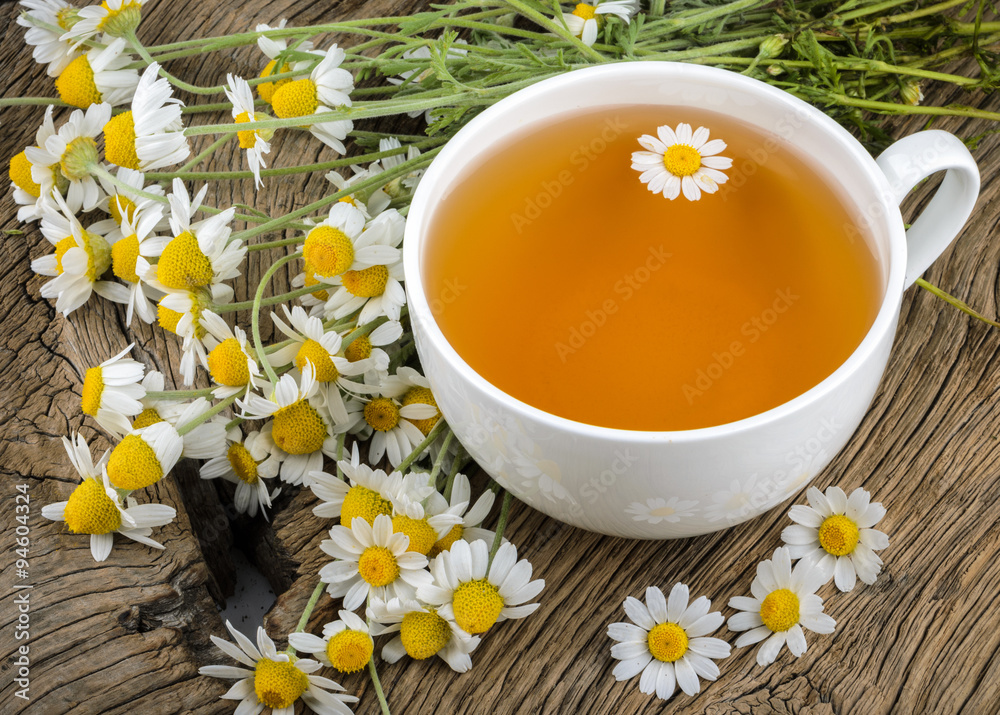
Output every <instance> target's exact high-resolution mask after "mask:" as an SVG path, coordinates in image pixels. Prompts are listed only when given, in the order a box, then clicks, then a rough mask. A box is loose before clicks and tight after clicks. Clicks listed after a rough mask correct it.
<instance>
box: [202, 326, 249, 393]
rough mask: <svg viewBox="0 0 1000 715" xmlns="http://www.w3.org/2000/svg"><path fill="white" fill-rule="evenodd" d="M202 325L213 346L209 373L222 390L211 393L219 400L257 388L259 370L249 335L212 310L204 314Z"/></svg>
mask: <svg viewBox="0 0 1000 715" xmlns="http://www.w3.org/2000/svg"><path fill="white" fill-rule="evenodd" d="M200 320H201V325H202V327H204V328H205V330H207V331H208V335H207V336H206V341H209V342H210V344H211V343H214V346H213V347H212V349H211V351H210V352H209V353H208V356H207V358H206V360H207V362H208V373H209V375H211V376H212V380H214V381H215V382H216V383H217V384H218V385H219V387H216V388H215V389H214V390H212V395H213V396H214V397H215V399H217V400H224V399H225V398H227V397H232V396H233V395H238V394H240V393H243V394H244V395H246V394H247V393H248V392H249V391H250V390H252V389H254V388H255V387H257V383H258V378H260V367H258V365H257V360H256V359H255V358H254V357H253V355H252V354H251V353H250V346H249V345H248V344H247V334H246V333H245V332H244V331H243V328H241V327H240V326H238V325H234V326H233V327H232V328H230V327H229V326H228V325H227V324H226V321H224V320H223V319H222V318H220V317H219V316H218V315H216V314H215V313H213V312H212V311H210V310H205V311H202V313H201V318H200Z"/></svg>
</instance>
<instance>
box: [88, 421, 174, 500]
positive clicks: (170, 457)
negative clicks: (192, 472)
mask: <svg viewBox="0 0 1000 715" xmlns="http://www.w3.org/2000/svg"><path fill="white" fill-rule="evenodd" d="M183 451H184V440H183V439H182V438H181V436H180V435H179V434H177V430H176V429H174V426H173V425H172V424H170V423H169V422H157V423H156V424H152V425H150V426H149V427H143V428H141V429H133V430H130V431H129V433H128V434H126V435H125V436H124V437H123V438H122V441H121V442H119V443H118V444H117V445H116V446H115V448H114V449H112V450H111V456H110V457H109V458H108V465H107V467H106V470H107V473H108V477H109V479H110V480H111V483H112V484H113V485H114V486H116V487H117V488H118V489H128V490H130V491H132V490H135V489H142V488H143V487H148V486H150V485H152V484H156V483H157V482H158V481H160V480H161V479H163V477H165V476H166V475H167V474H169V472H170V470H171V469H173V468H174V465H175V464H177V460H178V459H180V457H181V453H182V452H183Z"/></svg>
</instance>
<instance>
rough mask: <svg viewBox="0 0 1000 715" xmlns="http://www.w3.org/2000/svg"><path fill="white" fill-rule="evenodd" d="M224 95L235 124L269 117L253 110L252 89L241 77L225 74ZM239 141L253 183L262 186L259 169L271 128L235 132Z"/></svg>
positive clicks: (269, 147) (261, 166) (271, 132)
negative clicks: (251, 174)
mask: <svg viewBox="0 0 1000 715" xmlns="http://www.w3.org/2000/svg"><path fill="white" fill-rule="evenodd" d="M226 84H227V86H226V87H225V90H226V97H227V98H228V99H229V101H230V103H231V104H232V105H233V121H234V122H236V123H237V124H242V123H245V122H256V121H260V120H263V119H270V118H271V117H269V116H268V115H267V114H265V113H263V112H256V111H254V104H253V91H251V89H250V85H249V84H247V81H246V80H245V79H243V78H241V77H234V76H233V75H231V74H227V75H226ZM236 135H237V138H238V139H239V142H240V149H244V150H246V153H247V163H248V164H249V165H250V171H252V172H253V178H254V185H255V186H257V187H258V188H259V187H262V186H263V185H264V182H263V181H261V178H260V170H261V169H263V168H264V154H268V153H270V151H271V145H270V144H268V140H270V138H271V137H272V136H273V135H274V130H272V129H260V130H256V129H254V130H248V129H244V130H243V131H240V132H237V133H236Z"/></svg>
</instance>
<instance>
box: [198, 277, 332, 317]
mask: <svg viewBox="0 0 1000 715" xmlns="http://www.w3.org/2000/svg"><path fill="white" fill-rule="evenodd" d="M328 288H336V286H334V285H330V284H329V283H317V284H316V285H313V286H305V287H303V288H296V289H295V290H293V291H289V292H288V293H281V294H280V295H272V296H271V297H270V298H264V299H263V300H261V301H260V302H259V303H258V302H257V301H256V300H244V301H240V302H238V303H225V304H224V305H216V306H213V308H212V310H213V312H215V313H235V312H236V311H239V310H250V309H252V308H253V309H257V308H261V307H264V306H268V305H277V304H279V303H285V302H287V301H290V300H295V299H296V298H301V297H302V296H304V295H307V294H309V293H314V292H315V291H318V290H327V289H328Z"/></svg>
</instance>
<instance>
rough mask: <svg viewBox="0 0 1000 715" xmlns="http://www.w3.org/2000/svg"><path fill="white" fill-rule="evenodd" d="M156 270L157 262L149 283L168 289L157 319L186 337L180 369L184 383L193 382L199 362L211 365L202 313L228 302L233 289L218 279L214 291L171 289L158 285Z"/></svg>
mask: <svg viewBox="0 0 1000 715" xmlns="http://www.w3.org/2000/svg"><path fill="white" fill-rule="evenodd" d="M155 271H156V267H155V266H153V267H151V268H150V271H149V272H148V273H147V274H146V283H147V285H150V284H152V285H153V286H154V289H155V290H161V291H162V292H163V293H164V296H163V297H162V298H160V300H159V302H158V303H157V306H156V321H157V323H159V325H160V327H162V328H163V329H164V330H166V331H167V332H170V333H174V334H175V335H177V336H178V337H180V338H182V342H181V352H182V356H181V363H180V373H181V375H182V376H183V377H184V384H185V385H190V384H192V383H193V382H194V375H195V371H196V370H197V368H198V365H201V366H202V367H204V368H205V369H206V370H207V369H208V353H207V351H206V349H205V344H204V340H205V339H206V338H207V337H208V331H207V330H205V327H204V326H203V325H202V324H201V316H202V314H203V313H205V312H207V311H208V310H209V308H210V307H211V306H212V305H213V304H215V303H225V302H228V301H229V299H230V298H231V293H230V292H229V290H231V289H230V287H229V286H227V285H224V284H222V283H218V284H216V285H213V286H212V291H211V292H208V291H205V290H202V289H200V288H199V289H195V290H170V289H166V288H163V287H162V286H161V285H158V284H157V282H156V279H155V278H152V277H151V276H152V275H153V274H154V273H155ZM217 289H218V290H217ZM227 289H228V290H227Z"/></svg>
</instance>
